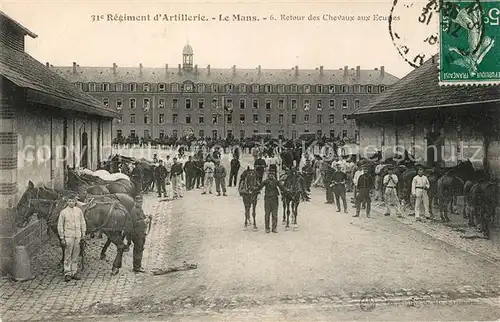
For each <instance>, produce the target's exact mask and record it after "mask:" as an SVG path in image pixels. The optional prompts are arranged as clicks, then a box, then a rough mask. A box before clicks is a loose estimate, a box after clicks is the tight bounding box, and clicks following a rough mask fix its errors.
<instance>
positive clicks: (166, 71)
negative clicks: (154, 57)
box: [165, 64, 168, 74]
mask: <svg viewBox="0 0 500 322" xmlns="http://www.w3.org/2000/svg"><path fill="white" fill-rule="evenodd" d="M165 74H168V64H165Z"/></svg>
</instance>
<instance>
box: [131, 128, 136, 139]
mask: <svg viewBox="0 0 500 322" xmlns="http://www.w3.org/2000/svg"><path fill="white" fill-rule="evenodd" d="M130 136H131V137H133V138H135V130H130Z"/></svg>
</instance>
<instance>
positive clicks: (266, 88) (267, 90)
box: [264, 85, 271, 93]
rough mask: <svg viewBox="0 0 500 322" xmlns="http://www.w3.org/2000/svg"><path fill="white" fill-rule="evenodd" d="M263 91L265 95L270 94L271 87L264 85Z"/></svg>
mask: <svg viewBox="0 0 500 322" xmlns="http://www.w3.org/2000/svg"><path fill="white" fill-rule="evenodd" d="M264 91H265V92H266V93H271V85H266V86H264Z"/></svg>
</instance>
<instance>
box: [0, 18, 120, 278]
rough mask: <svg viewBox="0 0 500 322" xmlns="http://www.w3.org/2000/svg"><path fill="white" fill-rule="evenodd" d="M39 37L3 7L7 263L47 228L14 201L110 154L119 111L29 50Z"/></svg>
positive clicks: (2, 205) (59, 183)
mask: <svg viewBox="0 0 500 322" xmlns="http://www.w3.org/2000/svg"><path fill="white" fill-rule="evenodd" d="M25 36H30V37H31V38H36V37H37V35H36V34H34V33H33V32H31V31H29V30H28V29H26V28H25V27H23V26H22V25H21V24H19V23H18V22H16V21H15V20H14V19H12V18H10V17H9V16H7V15H6V14H5V13H3V12H0V80H1V82H0V124H1V127H0V147H1V148H0V158H1V160H0V161H1V162H0V172H1V175H0V198H1V199H0V247H1V249H0V268H1V270H2V272H8V271H9V267H10V264H11V258H12V252H13V249H14V247H15V246H16V245H25V246H27V248H28V250H29V251H30V252H34V251H35V250H36V249H37V247H38V246H39V245H40V243H41V240H42V238H43V237H42V236H46V232H45V230H44V227H43V226H44V224H45V223H42V222H39V221H38V220H37V219H36V218H34V219H32V221H31V222H30V224H29V225H28V226H27V227H25V228H23V229H18V228H17V227H16V225H15V216H16V214H15V206H16V204H17V202H18V200H19V198H20V196H21V195H22V194H23V193H24V191H25V190H26V187H27V184H28V181H29V180H31V181H33V183H34V184H35V185H39V184H44V185H46V186H48V187H53V188H63V187H64V181H65V177H66V176H65V172H66V169H67V167H85V168H90V169H95V168H96V167H97V165H98V162H100V161H102V160H104V159H106V158H107V157H108V156H109V155H110V154H111V140H112V135H111V133H112V122H113V119H114V118H117V117H118V116H119V114H118V113H116V111H113V110H111V109H109V108H106V107H105V106H104V105H103V104H102V102H101V101H98V100H96V99H95V98H93V97H92V96H90V95H88V94H86V93H84V92H83V91H81V90H80V89H78V88H77V87H75V86H74V85H73V84H71V83H70V82H68V81H66V80H65V79H64V78H62V77H61V76H59V75H57V73H54V72H53V71H51V70H50V69H49V68H47V67H46V66H45V65H44V64H42V63H40V62H38V61H37V60H36V59H34V58H33V57H31V56H30V55H28V54H27V53H26V52H25Z"/></svg>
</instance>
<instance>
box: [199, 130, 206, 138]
mask: <svg viewBox="0 0 500 322" xmlns="http://www.w3.org/2000/svg"><path fill="white" fill-rule="evenodd" d="M198 136H199V137H200V138H203V137H205V131H203V130H199V131H198Z"/></svg>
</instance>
